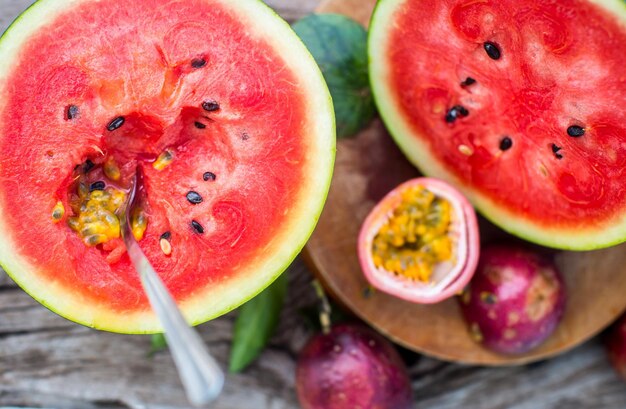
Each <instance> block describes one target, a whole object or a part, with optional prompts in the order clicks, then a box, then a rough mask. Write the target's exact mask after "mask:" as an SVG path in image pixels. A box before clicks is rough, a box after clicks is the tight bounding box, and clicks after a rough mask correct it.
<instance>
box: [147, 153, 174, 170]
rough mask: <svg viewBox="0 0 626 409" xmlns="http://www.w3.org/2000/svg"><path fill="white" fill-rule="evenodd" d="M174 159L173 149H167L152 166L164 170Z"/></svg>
mask: <svg viewBox="0 0 626 409" xmlns="http://www.w3.org/2000/svg"><path fill="white" fill-rule="evenodd" d="M173 160H174V152H173V151H172V150H171V149H166V150H164V151H163V152H161V154H160V155H159V157H158V158H157V159H156V160H155V161H154V163H153V164H152V167H153V168H155V169H156V170H163V169H165V168H166V167H168V166H169V165H170V164H171V163H172V161H173Z"/></svg>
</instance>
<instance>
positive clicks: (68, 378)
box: [0, 0, 626, 409]
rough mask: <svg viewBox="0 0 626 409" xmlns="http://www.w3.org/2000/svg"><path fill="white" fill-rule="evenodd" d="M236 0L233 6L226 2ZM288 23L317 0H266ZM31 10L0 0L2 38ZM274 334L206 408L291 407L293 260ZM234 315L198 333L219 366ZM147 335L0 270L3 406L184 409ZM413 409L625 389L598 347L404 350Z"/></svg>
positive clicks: (473, 408) (500, 404)
mask: <svg viewBox="0 0 626 409" xmlns="http://www.w3.org/2000/svg"><path fill="white" fill-rule="evenodd" d="M233 1H236V0H233ZM268 3H270V4H271V5H272V6H274V7H275V8H276V9H277V11H278V12H279V13H280V14H281V15H283V16H286V17H288V18H289V19H294V18H298V17H300V16H302V15H304V14H306V13H308V12H310V11H312V10H313V8H314V7H315V3H316V0H271V1H268ZM29 4H30V1H29V0H0V31H1V30H3V29H4V28H5V27H6V26H7V25H8V24H9V22H10V21H11V20H12V19H13V18H14V16H15V15H16V14H17V13H18V12H19V11H21V10H23V9H24V8H25V7H27V6H28V5H29ZM289 274H290V288H289V298H288V300H287V305H286V307H285V309H284V311H283V313H282V316H281V326H280V328H279V331H278V334H277V335H276V336H275V337H274V338H273V339H272V342H271V345H270V347H269V348H268V349H267V350H266V351H265V352H264V353H263V355H262V356H261V358H260V359H259V360H258V361H257V362H256V363H255V364H253V365H252V366H251V367H250V368H249V369H248V370H247V371H245V372H244V373H243V374H238V375H229V376H228V378H227V384H226V391H225V393H224V395H223V396H222V397H221V398H220V399H219V400H218V401H217V402H216V403H215V405H212V406H211V407H212V409H297V408H298V407H299V406H298V404H297V400H296V397H295V392H294V376H293V374H294V370H295V357H296V355H297V352H298V351H299V350H300V348H301V347H302V346H303V344H304V343H305V342H306V339H307V338H308V336H310V335H311V332H310V331H309V330H308V329H307V327H306V326H305V325H304V323H303V320H302V317H301V315H300V309H301V308H303V307H306V306H311V305H314V304H315V296H314V294H313V292H312V291H311V289H310V281H311V276H310V274H309V272H308V271H307V269H306V268H305V267H304V265H303V263H302V261H301V260H298V261H297V262H296V263H295V264H294V265H293V266H292V268H291V269H290V271H289ZM235 316H236V314H229V315H228V316H225V317H223V318H220V319H217V320H214V321H212V322H211V323H208V324H204V325H202V326H200V327H199V330H200V331H201V334H202V336H203V338H204V339H205V340H206V341H207V343H208V344H209V346H210V347H211V349H212V350H213V351H214V353H215V354H216V355H217V357H218V359H219V361H220V362H221V363H222V364H223V365H224V366H225V363H226V360H227V357H228V352H229V347H230V342H231V330H232V325H233V321H234V319H235ZM149 345H150V340H149V337H147V336H129V335H118V334H109V333H104V332H97V331H93V330H90V329H87V328H83V327H81V326H78V325H76V324H73V323H70V322H68V321H66V320H64V319H63V318H60V317H59V316H57V315H55V314H53V313H52V312H50V311H48V310H46V309H45V308H44V307H42V306H41V305H39V304H38V303H37V302H36V301H34V300H33V299H31V298H30V297H29V296H28V295H26V294H25V293H24V292H22V291H21V290H20V289H18V288H17V287H16V286H15V284H13V282H12V281H11V280H10V279H9V278H8V277H7V276H6V275H5V274H4V273H3V272H1V271H0V407H3V406H31V407H41V408H61V409H125V408H137V409H139V408H148V409H152V408H154V409H157V408H188V405H187V404H186V403H185V400H184V395H183V390H182V387H181V386H180V384H179V381H178V378H177V376H176V373H175V371H174V369H173V366H172V361H171V358H170V355H169V353H168V352H167V351H164V352H160V353H158V354H156V355H155V356H154V357H153V358H148V357H147V353H148V350H149V348H150V346H149ZM403 356H404V357H405V358H406V360H407V362H408V363H409V365H410V375H411V378H412V380H413V390H414V396H415V403H416V408H430V409H458V408H467V409H597V408H603V409H623V408H624V407H626V387H625V386H624V385H623V384H622V383H621V382H620V381H619V380H618V378H617V377H616V376H615V375H614V373H613V371H612V370H611V369H610V367H609V366H608V364H607V362H606V359H605V356H604V352H603V351H602V348H601V346H600V344H599V342H598V341H597V340H594V341H593V342H590V343H587V344H586V345H584V346H583V347H580V348H577V349H576V350H574V351H572V352H571V353H568V354H566V355H564V356H561V357H559V358H557V359H553V360H550V361H548V362H544V363H540V364H533V365H530V366H522V367H515V368H501V369H489V368H480V367H471V366H462V365H454V364H447V363H444V362H441V361H437V360H434V359H430V358H426V357H420V356H418V355H417V354H414V353H412V352H408V351H403Z"/></svg>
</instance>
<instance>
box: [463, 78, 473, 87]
mask: <svg viewBox="0 0 626 409" xmlns="http://www.w3.org/2000/svg"><path fill="white" fill-rule="evenodd" d="M473 84H476V80H475V79H474V78H472V77H467V78H466V79H465V81H462V82H461V86H462V87H469V86H470V85H473Z"/></svg>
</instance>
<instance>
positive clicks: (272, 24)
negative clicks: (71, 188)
mask: <svg viewBox="0 0 626 409" xmlns="http://www.w3.org/2000/svg"><path fill="white" fill-rule="evenodd" d="M83 1H90V0H65V1H64V2H63V3H62V4H63V6H61V3H60V2H58V1H56V0H39V1H37V2H35V3H33V4H32V5H31V6H30V7H29V8H27V9H26V10H25V11H23V12H22V13H21V14H20V15H19V16H18V17H17V18H16V19H15V20H14V21H13V22H12V23H11V25H10V26H9V27H8V28H7V29H6V30H5V31H4V33H3V34H2V36H1V37H0V55H3V56H7V55H10V58H4V59H1V60H0V96H1V95H2V92H3V90H2V87H3V84H2V79H3V77H6V74H7V73H9V72H10V69H11V66H12V61H13V60H14V59H15V58H18V53H19V50H20V47H21V45H22V44H25V43H26V42H27V40H28V37H29V36H30V35H32V34H34V33H37V32H38V30H39V29H41V28H42V27H43V26H44V25H45V24H47V23H49V22H51V21H52V20H53V19H54V18H55V17H56V16H57V15H58V14H59V13H60V12H62V11H63V10H65V9H66V8H69V7H71V6H72V5H74V4H78V3H80V2H83ZM218 1H222V2H223V4H225V6H227V7H233V8H234V9H238V11H240V12H241V13H248V14H245V15H246V16H247V17H250V19H251V20H252V21H254V23H253V26H254V25H258V26H257V27H253V29H254V28H256V29H257V30H258V31H259V32H260V31H261V28H262V29H263V30H264V33H263V35H264V36H266V35H267V37H263V38H267V40H268V46H271V47H274V48H275V49H277V50H278V52H280V53H281V55H286V54H285V53H287V50H289V52H290V57H291V58H290V59H287V61H289V63H290V64H293V65H294V67H293V68H296V67H295V66H297V67H299V68H302V67H304V68H305V69H304V70H303V71H304V72H305V73H299V72H296V74H297V75H298V76H300V77H301V78H303V79H304V77H305V75H306V74H309V76H307V77H306V82H303V83H305V84H307V85H305V87H306V90H307V91H308V92H307V99H308V101H309V108H308V112H309V113H314V114H315V117H314V118H313V119H311V116H312V115H311V116H309V117H308V118H309V119H310V121H311V123H315V124H316V129H317V130H318V131H317V132H316V135H315V137H317V138H319V139H320V142H319V144H318V145H316V148H317V151H316V152H314V153H315V154H317V155H311V156H316V161H317V162H316V163H315V166H313V165H311V166H310V168H311V169H310V171H309V174H307V175H306V176H308V178H309V179H308V180H307V181H309V182H311V181H315V184H314V186H312V187H311V188H310V189H309V192H308V193H306V194H304V196H306V198H308V199H309V200H306V199H301V200H300V202H298V203H299V204H300V205H301V212H300V216H302V217H301V218H300V219H298V220H297V221H294V218H292V219H291V220H292V225H290V226H288V227H286V228H285V229H283V230H281V232H280V233H282V234H284V235H286V237H284V238H283V240H282V242H281V243H282V245H280V246H279V250H280V252H279V253H278V254H273V257H269V256H268V257H266V259H267V260H266V263H265V264H266V265H265V266H264V269H263V271H264V273H263V274H261V275H260V276H258V277H257V276H255V277H253V278H249V277H248V276H247V275H246V276H243V277H239V278H238V279H237V280H236V282H234V283H233V282H231V281H229V282H228V283H226V285H224V287H228V288H219V287H215V288H211V289H210V290H211V291H213V293H220V296H221V300H217V302H216V300H215V298H213V299H209V298H208V297H206V298H205V297H203V295H204V294H203V293H202V292H201V293H200V294H194V297H193V299H192V300H190V301H186V302H185V303H183V304H180V305H179V307H180V308H181V310H182V312H183V314H184V315H185V317H186V318H187V320H188V322H190V323H191V324H192V325H199V324H201V323H204V322H206V321H209V320H211V319H214V318H217V317H219V316H221V315H223V314H226V313H228V312H230V311H232V310H234V309H235V308H237V307H239V306H240V305H242V304H244V303H245V302H247V301H248V300H250V299H252V298H254V297H255V296H256V295H258V294H259V293H261V292H262V291H263V290H265V289H266V288H267V287H269V286H270V285H271V284H272V283H273V282H274V281H275V280H276V279H277V278H278V277H279V276H280V275H281V274H282V273H283V272H284V271H285V270H286V269H287V268H288V267H289V265H291V263H292V262H293V261H294V260H295V259H296V257H297V256H298V255H299V254H300V252H301V250H302V249H303V248H304V245H305V244H306V242H307V241H308V239H309V237H310V236H311V234H312V233H313V230H314V229H315V227H316V225H317V222H318V220H319V217H320V215H321V212H322V209H323V207H324V203H325V201H326V198H327V196H328V192H329V189H330V183H331V180H332V174H333V169H334V161H335V154H336V134H335V126H336V124H335V114H334V109H333V103H332V97H331V95H330V92H329V91H328V87H327V86H326V83H325V81H324V77H323V75H322V73H321V71H320V69H319V67H318V66H317V64H316V63H315V60H314V59H313V57H312V56H311V54H310V53H309V51H308V50H307V48H306V46H305V45H304V44H303V43H302V41H301V40H300V38H299V37H298V36H297V35H296V34H295V33H294V32H293V30H292V29H291V27H290V26H289V24H288V23H287V22H286V21H284V20H283V19H282V18H281V17H280V16H279V15H278V14H277V13H276V12H275V11H274V10H272V9H271V8H270V7H269V6H267V5H266V4H265V3H263V2H262V1H261V0H238V1H237V4H236V5H234V4H232V3H230V2H229V1H227V0H218ZM266 33H269V34H266ZM272 35H273V36H274V37H272ZM271 41H275V43H271ZM286 42H288V43H289V44H288V46H287V47H281V48H280V49H278V43H280V44H282V45H283V46H284V45H285V43H286ZM270 44H271V45H270ZM3 109H4V107H3V104H2V99H1V98H0V112H2V110H3ZM2 137H3V136H2V135H0V138H2ZM320 157H323V158H322V159H320ZM311 185H313V184H312V183H311ZM303 193H305V192H301V194H303ZM1 205H2V203H0V206H1ZM5 211H8V210H7V209H5ZM0 229H2V230H3V231H4V232H5V234H3V235H2V236H0V266H1V267H2V269H4V271H5V272H6V273H7V274H8V275H9V276H10V277H11V278H12V279H13V280H14V281H15V282H16V283H17V284H18V285H19V286H20V287H21V288H22V289H23V290H24V291H25V292H26V293H28V294H29V295H30V296H31V297H32V298H34V299H35V300H37V301H38V302H39V303H41V304H42V305H43V306H45V307H46V308H48V309H49V310H50V311H53V312H55V313H56V314H58V315H60V316H62V317H64V318H66V319H68V320H70V321H73V322H76V323H78V324H81V325H84V326H86V327H90V328H95V329H99V330H103V331H110V332H116V333H125V334H153V333H161V332H163V327H162V326H161V324H160V322H159V321H158V319H157V318H156V316H155V315H154V313H152V311H141V312H133V313H132V315H130V316H125V313H122V316H120V314H119V313H117V312H116V311H113V310H106V309H101V308H100V307H98V306H93V305H89V303H88V302H87V303H85V302H81V301H84V300H81V299H80V296H75V295H74V294H73V293H72V292H71V291H69V290H71V289H68V288H63V287H60V286H58V285H57V284H56V283H54V282H49V281H46V280H43V279H39V277H37V269H36V267H34V266H32V265H30V264H29V263H28V262H27V261H26V259H25V257H23V256H21V255H20V254H19V252H18V250H17V249H19V244H18V243H14V242H13V241H12V240H11V238H10V237H9V235H8V234H7V232H8V231H9V229H8V228H7V227H6V226H5V225H4V221H3V220H2V216H1V212H0ZM287 236H288V237H287ZM25 271H26V272H28V275H29V277H25V276H24V272H25ZM249 282H253V283H252V284H251V285H249V284H248V283H249ZM218 285H219V284H218ZM218 290H219V291H218ZM221 290H224V292H223V293H222V291H221ZM224 294H226V296H224ZM229 295H230V296H232V300H233V301H228V299H229V297H228V296H229ZM212 297H215V294H212Z"/></svg>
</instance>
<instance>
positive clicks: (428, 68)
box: [369, 0, 626, 250]
mask: <svg viewBox="0 0 626 409" xmlns="http://www.w3.org/2000/svg"><path fill="white" fill-rule="evenodd" d="M369 54H370V76H371V82H372V86H373V91H374V94H375V96H376V101H377V104H378V107H379V109H380V112H381V114H382V117H383V119H384V121H385V123H386V124H387V126H388V128H389V130H390V132H391V134H392V135H393V137H394V138H395V140H396V142H397V143H398V145H399V146H400V147H401V149H402V150H403V151H404V153H405V154H406V155H407V157H408V158H409V159H410V160H411V161H412V162H413V163H414V164H415V165H417V166H418V167H419V168H420V169H421V171H423V172H424V173H425V174H428V175H433V176H437V177H440V178H443V179H445V180H447V181H448V182H450V183H452V184H454V185H456V186H457V187H458V188H459V189H461V190H462V191H463V192H464V193H465V194H466V195H467V196H468V197H469V198H470V200H471V201H472V202H473V203H474V205H476V206H477V208H478V209H479V210H480V211H481V212H482V214H483V215H484V216H486V217H487V218H489V219H491V220H492V221H493V222H495V223H496V224H498V225H499V226H501V227H502V228H503V229H505V230H507V231H509V232H512V233H514V234H517V235H519V236H521V237H523V238H526V239H528V240H530V241H533V242H536V243H540V244H543V245H546V246H551V247H556V248H563V249H573V250H585V249H593V248H601V247H607V246H610V245H614V244H617V243H619V242H622V241H624V240H626V182H624V180H625V177H626V110H625V109H624V106H625V105H626V69H625V68H624V67H626V2H624V1H622V0H601V1H600V0H594V1H591V0H550V1H545V0H515V1H514V0H500V1H492V0H437V1H435V0H381V1H380V2H379V3H378V7H377V9H376V11H375V13H374V16H373V19H372V26H371V30H370V37H369Z"/></svg>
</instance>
